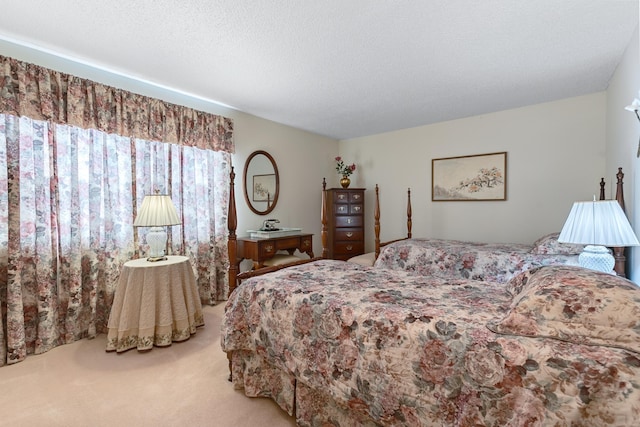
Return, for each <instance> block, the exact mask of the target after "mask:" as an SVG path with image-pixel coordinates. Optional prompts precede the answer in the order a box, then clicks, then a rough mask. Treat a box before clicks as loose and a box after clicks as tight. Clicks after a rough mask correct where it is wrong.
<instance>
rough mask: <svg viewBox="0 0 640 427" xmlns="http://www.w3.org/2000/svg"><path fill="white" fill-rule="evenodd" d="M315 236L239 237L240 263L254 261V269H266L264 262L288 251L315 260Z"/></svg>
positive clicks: (238, 255)
mask: <svg viewBox="0 0 640 427" xmlns="http://www.w3.org/2000/svg"><path fill="white" fill-rule="evenodd" d="M312 236H313V234H295V235H291V236H283V237H270V238H251V237H248V236H245V237H238V249H237V257H238V263H240V262H241V261H242V260H243V259H250V260H252V261H253V268H254V269H256V268H260V267H264V262H265V261H266V260H268V259H271V258H272V257H273V256H274V255H275V254H276V252H278V251H287V252H288V253H289V255H293V253H294V252H295V251H296V249H297V250H298V251H300V252H301V253H306V254H307V255H309V258H313V240H312Z"/></svg>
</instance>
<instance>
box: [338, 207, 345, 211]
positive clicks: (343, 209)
mask: <svg viewBox="0 0 640 427" xmlns="http://www.w3.org/2000/svg"><path fill="white" fill-rule="evenodd" d="M346 210H347V208H346V207H345V206H338V212H345V211H346Z"/></svg>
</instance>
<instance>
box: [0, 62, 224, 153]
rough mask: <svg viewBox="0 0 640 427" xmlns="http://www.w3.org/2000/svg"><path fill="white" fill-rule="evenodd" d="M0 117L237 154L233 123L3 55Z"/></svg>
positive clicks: (0, 64) (0, 63)
mask: <svg viewBox="0 0 640 427" xmlns="http://www.w3.org/2000/svg"><path fill="white" fill-rule="evenodd" d="M0 67H1V70H0V113H5V114H13V115H17V116H27V117H30V118H32V119H37V120H47V121H50V122H53V123H59V124H69V125H73V126H77V127H80V128H84V129H98V130H101V131H103V132H107V133H116V134H118V135H122V136H127V137H132V138H141V139H146V140H155V141H164V142H171V143H174V144H180V145H187V146H195V147H198V148H202V149H210V150H215V151H225V152H228V153H233V152H234V151H235V149H234V143H233V121H232V120H231V119H228V118H225V117H222V116H218V115H214V114H210V113H205V112H202V111H197V110H194V109H192V108H188V107H183V106H180V105H175V104H171V103H168V102H164V101H162V100H159V99H155V98H150V97H147V96H143V95H139V94H135V93H132V92H129V91H126V90H122V89H117V88H114V87H111V86H107V85H103V84H100V83H96V82H93V81H91V80H87V79H82V78H79V77H76V76H73V75H69V74H65V73H61V72H58V71H54V70H50V69H48V68H44V67H40V66H37V65H34V64H30V63H27V62H23V61H18V60H16V59H14V58H8V57H5V56H2V55H0Z"/></svg>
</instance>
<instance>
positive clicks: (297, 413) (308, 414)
mask: <svg viewBox="0 0 640 427" xmlns="http://www.w3.org/2000/svg"><path fill="white" fill-rule="evenodd" d="M231 366H232V378H233V386H234V388H236V389H238V390H242V389H244V394H245V395H246V396H248V397H268V398H270V399H272V400H273V401H274V402H276V403H277V404H278V406H280V407H281V408H282V409H283V410H284V411H285V412H286V413H287V414H289V415H291V416H293V417H295V419H296V423H297V424H298V425H299V426H309V427H311V426H331V425H333V426H341V427H356V426H364V427H374V426H379V425H380V424H378V423H375V422H374V421H373V420H372V419H371V417H369V415H368V414H367V413H366V412H365V411H364V410H363V409H362V408H359V407H358V405H357V402H355V401H351V402H350V404H349V405H348V406H347V405H345V404H340V403H338V402H336V400H335V399H333V398H332V397H331V396H330V395H329V394H328V393H324V392H323V391H321V390H314V389H312V388H311V387H309V386H307V385H306V384H304V383H302V382H300V381H297V380H296V378H295V376H294V375H293V374H291V373H290V372H288V371H286V370H284V369H281V368H279V367H277V366H275V365H273V364H271V363H270V362H269V361H268V360H267V359H266V358H264V357H262V356H261V355H259V354H257V353H253V352H249V351H234V352H232V355H231ZM365 407H366V405H363V408H365Z"/></svg>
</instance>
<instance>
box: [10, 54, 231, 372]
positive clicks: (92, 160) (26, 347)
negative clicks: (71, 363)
mask: <svg viewBox="0 0 640 427" xmlns="http://www.w3.org/2000/svg"><path fill="white" fill-rule="evenodd" d="M0 67H2V70H0V314H1V316H0V343H1V344H2V345H1V346H0V366H2V365H3V364H5V363H15V362H19V361H21V360H23V359H24V358H25V357H26V355H27V354H31V353H36V354H38V353H43V352H45V351H47V350H49V349H51V348H53V347H55V346H57V345H61V344H65V343H68V342H72V341H75V340H78V339H81V338H86V337H93V336H95V335H96V334H97V333H101V332H106V324H107V320H108V316H109V312H110V309H111V303H112V300H113V294H114V292H115V288H116V286H117V280H118V277H119V273H120V270H121V267H122V264H123V263H124V262H126V261H127V260H129V259H131V258H134V257H137V256H139V255H140V254H143V253H144V251H145V250H146V245H145V233H146V229H144V228H138V229H134V228H133V219H134V218H135V212H136V206H139V205H140V204H141V203H142V199H143V198H144V195H145V194H150V193H152V192H153V191H155V190H160V191H162V192H166V193H168V194H170V195H171V196H172V199H173V201H174V203H175V204H176V207H177V209H178V211H179V214H180V215H181V217H182V219H183V224H182V225H180V226H174V227H170V229H171V230H170V250H172V251H173V253H180V254H184V255H187V256H189V257H190V259H191V262H192V265H193V266H194V271H195V272H196V277H197V280H198V285H199V289H200V296H201V298H202V300H203V302H205V303H210V304H211V303H214V302H215V301H216V300H223V299H225V298H226V294H227V286H228V284H227V280H226V271H227V268H226V267H227V265H228V260H227V257H226V253H227V252H226V234H227V230H226V209H227V201H228V176H229V169H230V166H229V165H230V156H231V154H230V153H231V152H232V151H233V138H232V134H233V123H232V122H231V121H230V120H228V119H225V118H223V117H219V116H214V115H211V114H207V113H202V112H198V111H194V110H191V109H188V108H186V107H180V106H175V105H171V104H167V103H164V102H162V101H159V100H154V99H151V98H146V97H142V96H140V95H136V94H131V93H129V92H126V91H122V90H118V89H114V88H110V87H107V86H104V85H100V84H97V83H93V82H90V81H87V80H82V79H78V78H77V77H73V76H69V75H65V74H62V73H58V72H55V71H52V70H48V69H45V68H41V67H37V66H35V65H32V64H26V63H23V62H20V61H16V60H13V59H10V58H5V57H2V56H0ZM159 141H162V142H159ZM167 142H171V143H167Z"/></svg>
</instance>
